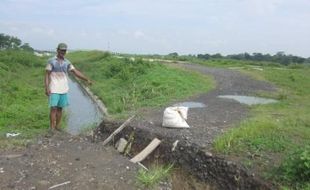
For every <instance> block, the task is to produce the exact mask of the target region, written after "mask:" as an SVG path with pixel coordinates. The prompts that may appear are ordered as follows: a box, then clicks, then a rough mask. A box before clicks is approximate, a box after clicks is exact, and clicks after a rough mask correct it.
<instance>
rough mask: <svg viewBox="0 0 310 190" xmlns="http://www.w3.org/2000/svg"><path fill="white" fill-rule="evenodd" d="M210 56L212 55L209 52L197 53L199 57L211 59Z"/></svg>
mask: <svg viewBox="0 0 310 190" xmlns="http://www.w3.org/2000/svg"><path fill="white" fill-rule="evenodd" d="M210 57H211V56H210V55H209V54H207V53H206V54H198V55H197V58H198V59H210Z"/></svg>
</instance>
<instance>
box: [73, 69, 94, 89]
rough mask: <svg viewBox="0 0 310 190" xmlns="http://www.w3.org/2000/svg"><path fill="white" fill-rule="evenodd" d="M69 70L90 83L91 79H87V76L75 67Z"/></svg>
mask: <svg viewBox="0 0 310 190" xmlns="http://www.w3.org/2000/svg"><path fill="white" fill-rule="evenodd" d="M71 72H72V73H73V74H74V75H75V76H76V77H78V78H79V79H82V80H84V81H86V82H87V83H88V84H89V85H92V81H91V80H89V78H87V77H86V76H85V75H84V74H83V73H82V72H80V71H79V70H77V69H72V70H71Z"/></svg>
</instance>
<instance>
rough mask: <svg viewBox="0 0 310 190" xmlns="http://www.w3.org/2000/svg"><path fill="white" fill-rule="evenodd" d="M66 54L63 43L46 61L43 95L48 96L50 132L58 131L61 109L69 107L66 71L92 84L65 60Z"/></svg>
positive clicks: (65, 47)
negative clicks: (55, 53)
mask: <svg viewBox="0 0 310 190" xmlns="http://www.w3.org/2000/svg"><path fill="white" fill-rule="evenodd" d="M66 52H67V45H66V44H65V43H60V44H58V46H57V55H56V56H55V57H53V58H51V59H49V60H48V62H47V65H46V68H45V70H46V72H45V81H44V82H45V94H46V95H47V96H49V107H50V128H51V130H54V129H56V130H60V122H61V117H62V109H63V108H64V107H66V106H68V105H69V103H68V95H67V93H68V91H69V85H68V79H67V73H68V71H70V72H71V73H73V74H74V75H75V76H77V77H78V78H80V79H83V80H85V81H86V82H87V83H88V84H90V85H91V84H92V82H91V81H90V80H89V79H88V78H87V77H86V76H85V75H83V74H82V73H81V72H80V71H78V70H77V69H75V68H74V66H73V65H72V64H71V63H70V61H69V60H67V59H66V58H65V54H66Z"/></svg>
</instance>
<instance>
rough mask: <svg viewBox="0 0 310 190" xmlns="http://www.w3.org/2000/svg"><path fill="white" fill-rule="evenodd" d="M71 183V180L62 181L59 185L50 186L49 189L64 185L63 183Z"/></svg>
mask: <svg viewBox="0 0 310 190" xmlns="http://www.w3.org/2000/svg"><path fill="white" fill-rule="evenodd" d="M69 183H71V181H66V182H63V183H60V184H57V185H53V186H52V187H50V188H48V189H54V188H56V187H60V186H63V185H67V184H69Z"/></svg>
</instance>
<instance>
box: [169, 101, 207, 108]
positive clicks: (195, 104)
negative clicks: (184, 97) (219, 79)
mask: <svg viewBox="0 0 310 190" xmlns="http://www.w3.org/2000/svg"><path fill="white" fill-rule="evenodd" d="M173 106H184V107H188V108H204V107H206V105H205V104H203V103H200V102H181V103H177V104H174V105H173Z"/></svg>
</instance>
